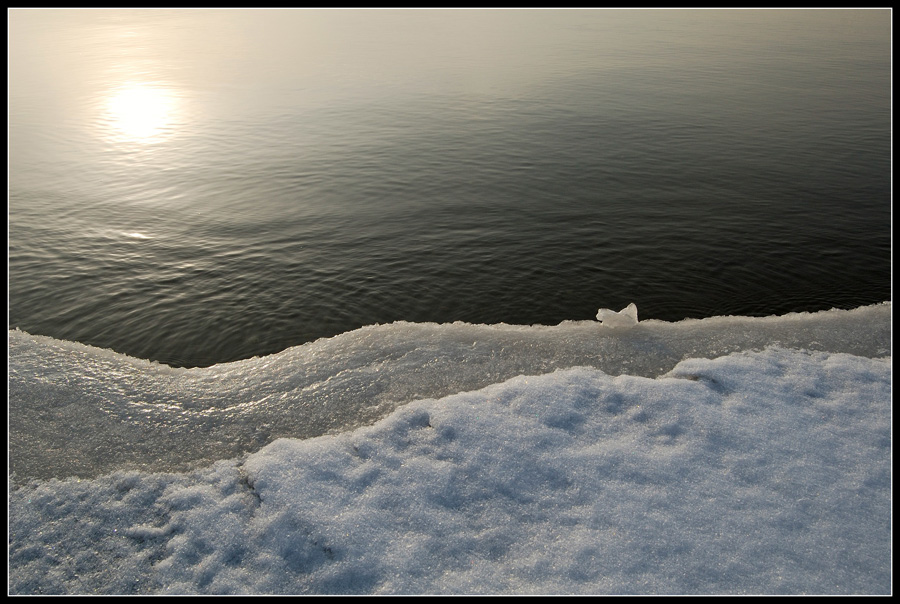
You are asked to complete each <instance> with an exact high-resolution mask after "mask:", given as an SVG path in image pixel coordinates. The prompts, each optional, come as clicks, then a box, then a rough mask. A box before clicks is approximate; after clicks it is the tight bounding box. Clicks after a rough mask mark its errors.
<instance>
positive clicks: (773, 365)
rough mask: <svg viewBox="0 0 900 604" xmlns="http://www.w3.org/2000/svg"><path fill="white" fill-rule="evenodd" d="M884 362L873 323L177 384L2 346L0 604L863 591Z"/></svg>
mask: <svg viewBox="0 0 900 604" xmlns="http://www.w3.org/2000/svg"><path fill="white" fill-rule="evenodd" d="M604 330H606V331H604ZM766 344H769V346H766ZM711 348H714V349H715V351H713V350H711ZM842 348H843V349H842ZM851 353H852V354H851ZM889 355H890V305H889V304H884V305H876V306H872V307H864V308H862V309H857V310H855V311H829V312H827V313H815V314H811V315H788V316H785V317H770V318H764V319H748V318H734V317H732V318H725V317H719V318H714V319H707V320H703V321H685V322H680V323H676V324H669V323H662V322H653V321H647V322H643V321H642V322H640V323H639V324H637V325H636V326H634V327H633V328H631V327H629V328H627V329H625V330H610V329H608V328H604V327H602V326H600V325H598V324H597V323H596V322H594V323H592V324H589V323H586V322H578V323H565V324H562V325H560V326H557V327H514V326H492V327H487V326H467V325H463V324H454V325H448V326H427V325H412V324H394V325H391V326H375V327H372V328H366V329H363V330H358V331H357V332H351V333H350V334H344V335H343V336H338V337H337V338H331V339H328V340H322V341H319V342H316V343H312V344H308V345H305V346H302V347H298V348H296V349H291V350H289V351H285V352H284V353H280V354H279V355H272V356H271V357H265V358H263V359H251V360H248V361H242V362H240V363H233V364H228V365H222V366H216V367H212V368H208V369H197V370H174V369H171V368H166V367H163V366H159V365H155V364H151V363H146V362H143V361H137V360H135V359H128V358H127V357H122V356H120V355H115V354H114V353H111V352H109V351H99V350H96V349H92V348H89V347H84V346H81V345H78V344H73V343H65V342H58V341H55V340H50V339H49V338H39V337H33V336H29V335H28V334H23V333H22V332H15V331H11V332H10V467H11V470H12V472H13V473H12V479H11V482H10V492H9V507H10V510H9V541H10V548H9V573H10V575H9V592H10V593H12V594H25V593H106V594H127V593H159V594H166V593H220V594H237V593H261V594H262V593H267V594H269V593H271V594H278V593H297V594H301V593H320V594H321V593H325V594H338V593H362V594H387V593H400V594H420V593H421V594H459V593H484V594H507V593H516V594H580V593H595V594H609V593H625V594H738V593H748V594H889V593H890V592H891V406H890V400H891V399H890V395H891V359H890V356H889ZM702 357H707V358H702ZM528 359H531V360H528ZM579 361H580V362H579ZM629 369H633V370H631V371H629ZM510 372H512V374H511V375H509V374H510ZM482 382H483V383H482ZM467 386H468V387H467ZM448 391H449V392H452V393H449V392H448ZM342 394H343V396H342ZM317 401H319V402H320V407H321V408H320V409H319V408H317V407H316V402H317ZM342 401H344V404H343V405H342V404H341V402H342ZM367 401H368V403H367ZM329 415H330V416H331V417H332V418H335V417H336V418H338V419H337V420H335V419H331V420H328V419H327V416H329ZM279 417H281V418H282V419H284V422H282V423H279ZM360 417H361V418H362V419H359V418H360ZM304 418H306V419H304ZM141 422H144V425H146V426H147V430H148V431H147V437H146V438H143V439H142V438H140V437H139V434H140V433H139V429H140V426H141V425H142V424H141ZM336 422H337V423H336ZM247 423H249V424H251V425H250V426H249V427H247V426H245V424H247ZM253 424H255V426H254V425H253ZM210 425H211V426H212V427H210ZM260 426H265V427H264V428H261V427H260ZM42 427H43V428H42ZM254 428H255V430H254ZM167 429H168V430H169V431H170V432H171V433H172V434H174V435H175V436H172V437H167V436H166V434H167V433H168V432H167ZM291 431H294V434H296V437H294V438H288V437H285V436H286V435H289V434H290V433H291ZM315 433H318V434H319V435H318V436H317V435H316V434H315ZM192 435H193V436H192ZM229 435H231V436H233V438H226V437H227V436H229ZM299 437H302V438H299ZM192 438H194V441H191V439H192ZM198 443H199V444H198ZM266 443H268V444H266ZM200 449H206V450H208V451H211V452H210V453H208V454H207V455H206V457H204V455H202V454H200V451H199V450H200ZM223 451H224V452H229V451H230V452H233V453H234V455H223V454H221V452H223ZM67 452H68V454H69V457H70V460H71V462H70V463H68V464H67V463H64V461H63V460H64V459H65V458H66V455H67ZM210 457H211V458H212V459H219V461H210V460H209V459H207V458H210Z"/></svg>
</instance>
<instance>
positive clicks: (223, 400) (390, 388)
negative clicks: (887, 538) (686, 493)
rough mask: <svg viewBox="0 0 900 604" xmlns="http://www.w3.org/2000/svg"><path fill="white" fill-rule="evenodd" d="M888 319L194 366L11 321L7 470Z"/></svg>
mask: <svg viewBox="0 0 900 604" xmlns="http://www.w3.org/2000/svg"><path fill="white" fill-rule="evenodd" d="M890 318H891V303H890V302H884V303H881V304H874V305H870V306H864V307H860V308H857V309H853V310H839V309H833V310H829V311H820V312H814V313H791V314H787V315H780V316H770V317H734V316H720V317H711V318H707V319H685V320H683V321H679V322H665V321H658V320H647V321H641V322H639V323H637V324H636V325H634V326H633V327H631V328H613V329H609V328H606V327H605V326H604V325H602V324H601V323H598V322H596V321H564V322H562V323H560V324H559V325H557V326H542V325H535V326H520V325H507V324H497V325H474V324H467V323H452V324H433V323H404V322H397V323H391V324H384V325H373V326H369V327H363V328H361V329H357V330H354V331H351V332H347V333H345V334H341V335H339V336H335V337H332V338H323V339H320V340H317V341H315V342H311V343H308V344H304V345H301V346H296V347H293V348H289V349H287V350H285V351H282V352H280V353H276V354H272V355H268V356H265V357H254V358H251V359H246V360H243V361H236V362H232V363H224V364H220V365H214V366H212V367H206V368H194V369H182V368H172V367H169V366H166V365H162V364H159V363H155V362H151V361H145V360H140V359H135V358H132V357H127V356H125V355H121V354H118V353H115V352H113V351H110V350H103V349H98V348H94V347H91V346H86V345H83V344H79V343H75V342H67V341H61V340H56V339H53V338H49V337H44V336H32V335H30V334H27V333H25V332H22V331H19V330H10V332H9V352H10V354H9V382H8V384H9V435H10V441H9V447H10V464H9V465H10V471H11V474H12V476H13V477H14V478H15V479H16V480H18V479H28V478H51V477H52V478H65V477H68V476H77V477H81V478H90V477H93V476H97V475H100V474H103V473H108V472H111V471H115V470H131V469H137V470H142V471H185V470H189V469H193V468H196V467H198V466H200V465H203V464H207V463H212V462H214V461H217V460H219V459H225V458H229V457H234V456H236V455H242V454H245V453H249V452H251V451H254V450H257V449H259V448H261V447H262V446H263V445H265V444H267V443H269V442H271V441H272V440H275V439H276V438H281V437H288V438H301V439H305V438H311V437H315V436H320V435H323V434H333V433H337V432H342V431H346V430H352V429H355V428H359V427H361V426H364V425H369V424H371V423H373V422H374V421H376V420H378V419H381V418H383V417H385V416H386V415H388V414H389V413H391V412H392V411H394V410H395V409H397V408H398V407H400V406H402V405H404V404H406V403H409V402H412V401H414V400H418V399H437V398H442V397H445V396H448V395H451V394H456V393H461V392H468V391H474V390H478V389H481V388H484V387H486V386H488V385H491V384H496V383H500V382H503V381H505V380H508V379H511V378H513V377H516V376H519V375H541V374H545V373H549V372H552V371H556V370H560V369H568V368H572V367H593V368H596V369H600V370H601V371H603V372H605V373H607V374H609V375H611V376H616V375H622V374H628V375H634V376H641V377H649V378H656V377H659V376H662V375H664V374H666V373H667V372H669V371H671V370H672V369H673V368H674V367H675V365H676V364H677V363H679V362H681V361H682V360H685V359H688V358H710V359H712V358H717V357H720V356H725V355H728V354H731V353H734V352H740V351H747V350H761V349H763V348H766V347H768V346H779V347H783V348H790V349H803V350H810V351H821V352H838V353H847V354H853V355H857V356H864V357H869V358H876V357H885V356H890V355H891V320H890Z"/></svg>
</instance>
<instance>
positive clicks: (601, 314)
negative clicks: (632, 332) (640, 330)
mask: <svg viewBox="0 0 900 604" xmlns="http://www.w3.org/2000/svg"><path fill="white" fill-rule="evenodd" d="M597 320H598V321H600V324H601V325H603V326H604V327H634V326H635V325H637V323H638V316H637V306H635V304H634V302H632V303H631V304H629V305H628V306H626V307H625V308H623V309H622V310H620V311H619V312H616V311H614V310H611V309H609V308H601V309H600V310H598V311H597Z"/></svg>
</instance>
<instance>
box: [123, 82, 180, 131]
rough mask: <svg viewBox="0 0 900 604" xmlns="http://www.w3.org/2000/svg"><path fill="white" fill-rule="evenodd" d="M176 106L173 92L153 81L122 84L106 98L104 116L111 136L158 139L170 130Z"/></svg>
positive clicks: (176, 102)
mask: <svg viewBox="0 0 900 604" xmlns="http://www.w3.org/2000/svg"><path fill="white" fill-rule="evenodd" d="M177 110H178V98H177V96H176V95H175V94H174V93H173V92H172V90H171V89H169V88H166V87H164V86H159V85H156V84H147V83H130V84H125V85H123V86H120V87H119V88H116V89H115V90H113V91H112V93H111V94H110V96H109V97H108V98H107V100H106V111H107V119H108V120H109V125H110V126H111V128H112V129H113V130H114V132H115V138H125V139H127V140H129V141H135V142H142V143H152V142H158V141H160V140H163V139H164V138H166V137H167V136H168V135H169V134H171V132H172V126H173V125H174V122H175V114H176V112H177Z"/></svg>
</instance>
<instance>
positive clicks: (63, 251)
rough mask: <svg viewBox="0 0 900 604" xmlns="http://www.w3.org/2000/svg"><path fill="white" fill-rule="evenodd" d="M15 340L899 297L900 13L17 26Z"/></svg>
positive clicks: (271, 16) (84, 21)
mask: <svg viewBox="0 0 900 604" xmlns="http://www.w3.org/2000/svg"><path fill="white" fill-rule="evenodd" d="M9 34H10V43H9V44H10V46H9V48H10V58H9V64H10V75H9V99H10V110H9V126H10V134H9V155H10V161H9V179H10V188H9V208H10V209H9V305H10V311H9V326H10V328H14V327H18V328H20V329H23V330H26V331H28V332H31V333H35V334H42V335H50V336H53V337H56V338H61V339H66V340H73V341H79V342H83V343H87V344H92V345H95V346H101V347H104V348H112V349H114V350H116V351H119V352H123V353H126V354H129V355H132V356H136V357H139V358H149V359H153V360H159V361H161V362H165V363H168V364H171V365H183V366H198V365H199V366H204V365H210V364H213V363H218V362H224V361H230V360H236V359H241V358H247V357H250V356H254V355H264V354H269V353H272V352H277V351H279V350H283V349H284V348H286V347H289V346H292V345H297V344H301V343H304V342H307V341H310V340H313V339H315V338H319V337H323V336H331V335H335V334H338V333H341V332H345V331H348V330H351V329H354V328H356V327H360V326H362V325H367V324H373V323H386V322H392V321H396V320H406V321H435V322H452V321H466V322H473V323H497V322H506V323H516V324H533V323H540V324H551V325H552V324H556V323H558V322H560V321H562V320H566V319H572V320H584V319H591V318H593V317H594V315H595V314H596V311H597V308H598V307H601V306H604V307H614V308H617V307H624V306H625V305H626V304H627V303H629V302H632V301H633V302H636V303H637V305H638V309H639V311H640V316H641V318H657V319H664V320H679V319H682V318H685V317H705V316H712V315H722V314H740V315H769V314H780V313H784V312H790V311H801V310H807V311H814V310H822V309H828V308H832V307H839V308H852V307H856V306H859V305H863V304H869V303H874V302H881V301H884V300H889V299H890V298H891V289H890V270H891V266H890V265H891V241H890V237H891V214H890V201H891V194H890V192H891V180H890V165H891V164H890V152H891V146H890V144H891V139H890V12H889V11H884V10H869V11H606V10H601V11H346V10H341V11H288V12H282V11H206V10H201V11H58V10H49V11H19V10H14V11H11V13H10V25H9Z"/></svg>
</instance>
